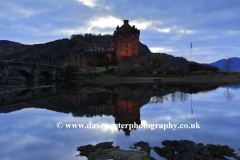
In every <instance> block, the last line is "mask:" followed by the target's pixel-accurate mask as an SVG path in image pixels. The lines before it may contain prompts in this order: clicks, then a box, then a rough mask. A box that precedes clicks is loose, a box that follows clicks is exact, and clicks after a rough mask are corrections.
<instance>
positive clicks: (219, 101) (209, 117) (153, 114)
mask: <svg viewBox="0 0 240 160" xmlns="http://www.w3.org/2000/svg"><path fill="white" fill-rule="evenodd" d="M239 95H240V86H237V85H234V86H231V85H229V86H221V87H220V86H217V85H203V84H201V85H198V84H178V85H177V84H174V85H170V84H130V85H124V84H119V85H104V86H103V85H79V84H78V85H56V84H55V85H50V86H46V87H40V88H29V89H25V90H22V89H19V90H12V91H2V92H1V95H0V96H1V101H0V126H1V132H0V148H1V150H0V157H1V158H0V159H1V160H12V159H14V160H22V159H29V160H34V159H35V160H45V159H51V160H66V159H69V160H77V159H86V157H76V155H78V154H79V152H77V151H76V149H77V147H79V146H82V145H87V144H97V143H101V142H106V141H113V142H114V144H113V145H114V146H120V148H121V149H128V147H129V146H130V145H131V144H132V143H133V142H138V141H145V142H148V143H149V144H150V146H151V147H153V146H160V147H161V146H162V145H161V142H162V141H164V140H185V139H187V140H191V141H194V142H195V143H203V144H209V143H212V144H221V145H229V146H231V147H232V148H233V149H235V150H236V153H238V154H240V153H239V150H238V148H240V105H239V104H240V96H239ZM90 123H91V124H95V128H89V126H90ZM134 123H135V124H141V125H142V126H143V125H145V126H149V125H152V126H153V125H154V127H152V129H151V128H135V129H131V130H129V128H120V127H119V126H117V125H116V124H119V125H122V124H134ZM196 123H197V126H198V127H197V128H196V126H195V128H180V125H181V124H183V125H182V126H184V125H188V126H191V124H196ZM68 124H70V125H71V124H77V125H78V124H79V125H80V124H82V125H84V127H83V128H79V126H77V128H72V127H71V128H67V127H66V125H68ZM101 124H108V125H111V127H108V128H107V127H105V128H97V127H96V126H97V125H101ZM156 124H158V127H159V126H161V125H162V126H164V125H165V127H166V128H165V129H164V128H156ZM169 124H175V125H177V127H176V128H169ZM167 126H168V128H167ZM61 127H62V128H61ZM85 127H86V128H85ZM138 127H139V126H138ZM178 127H179V128H178ZM154 128H155V129H154ZM151 155H152V156H153V157H155V158H156V159H161V158H160V157H159V156H158V155H157V154H156V153H155V152H154V151H153V150H152V151H151Z"/></svg>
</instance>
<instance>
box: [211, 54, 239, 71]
mask: <svg viewBox="0 0 240 160" xmlns="http://www.w3.org/2000/svg"><path fill="white" fill-rule="evenodd" d="M232 59H233V64H232V65H231V66H230V68H229V71H238V72H239V71H240V58H237V57H233V58H232ZM224 61H225V59H221V60H218V61H216V62H213V63H210V64H208V65H210V66H215V67H218V68H220V69H222V70H226V69H225V68H224V66H223V64H224Z"/></svg>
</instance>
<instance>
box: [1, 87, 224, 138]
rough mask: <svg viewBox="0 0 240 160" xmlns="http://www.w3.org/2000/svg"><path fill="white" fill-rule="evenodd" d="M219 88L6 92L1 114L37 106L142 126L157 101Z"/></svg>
mask: <svg viewBox="0 0 240 160" xmlns="http://www.w3.org/2000/svg"><path fill="white" fill-rule="evenodd" d="M217 87H219V86H217V85H211V86H206V85H204V86H199V85H189V84H188V85H184V84H180V85H179V84H178V85H176V84H175V85H173V84H171V85H167V84H158V85H152V84H151V85H149V84H137V85H133V84H131V85H118V86H115V85H113V86H105V87H102V86H101V87H99V86H94V87H92V86H84V87H80V88H77V87H75V86H73V87H69V86H57V87H56V86H55V87H50V88H33V89H28V90H23V91H21V92H19V91H14V92H6V93H3V92H2V93H1V94H0V96H1V98H0V99H1V101H0V106H1V107H0V113H9V112H13V111H17V110H21V109H24V108H32V107H34V108H44V109H48V110H53V111H57V112H63V113H71V114H72V116H74V117H84V116H85V117H89V118H90V117H93V116H113V117H114V118H115V123H116V124H119V123H120V124H134V122H135V123H136V124H138V125H140V124H141V118H140V108H141V107H142V106H143V105H145V104H147V103H150V102H151V100H153V99H154V103H155V102H163V101H164V100H167V99H171V101H176V100H177V99H179V100H181V101H185V100H187V99H188V98H189V97H188V95H189V94H194V93H198V92H206V91H209V90H213V89H216V88H217ZM227 89H228V88H227ZM15 92H16V93H15ZM17 92H18V93H17ZM153 97H154V98H153ZM116 127H119V125H116ZM118 129H119V130H123V131H124V132H125V135H127V136H129V135H130V132H131V130H132V129H131V130H129V128H125V129H121V128H118ZM133 129H136V128H133Z"/></svg>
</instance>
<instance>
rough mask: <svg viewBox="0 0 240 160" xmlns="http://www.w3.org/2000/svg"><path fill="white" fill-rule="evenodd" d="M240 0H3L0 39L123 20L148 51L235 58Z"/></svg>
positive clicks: (104, 26) (46, 37)
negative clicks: (134, 30) (137, 30)
mask: <svg viewBox="0 0 240 160" xmlns="http://www.w3.org/2000/svg"><path fill="white" fill-rule="evenodd" d="M239 15H240V0H169V1H166V0H164V1H163V0H6V1H1V4H0V40H11V41H16V42H20V43H23V44H35V43H45V42H49V41H53V40H56V39H62V38H70V36H71V35H72V34H84V33H93V34H99V33H101V34H113V31H114V30H115V28H116V26H117V25H120V26H121V25H122V24H123V20H125V19H128V20H129V23H130V25H135V26H136V27H137V28H138V29H140V41H141V42H142V43H143V44H146V45H147V46H148V47H149V48H150V50H151V51H152V52H162V53H167V54H172V55H174V56H183V57H185V58H187V59H189V57H190V56H189V55H190V43H191V42H192V46H193V48H192V60H193V61H197V62H205V63H209V62H213V61H216V60H219V59H221V58H225V57H226V56H227V55H228V56H231V57H240V56H239V54H240V51H239V46H240V16H239Z"/></svg>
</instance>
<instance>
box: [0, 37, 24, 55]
mask: <svg viewBox="0 0 240 160" xmlns="http://www.w3.org/2000/svg"><path fill="white" fill-rule="evenodd" d="M21 45H23V44H21V43H18V42H12V41H7V40H0V54H4V53H6V52H10V51H12V50H15V49H17V48H18V47H19V46H21Z"/></svg>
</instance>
